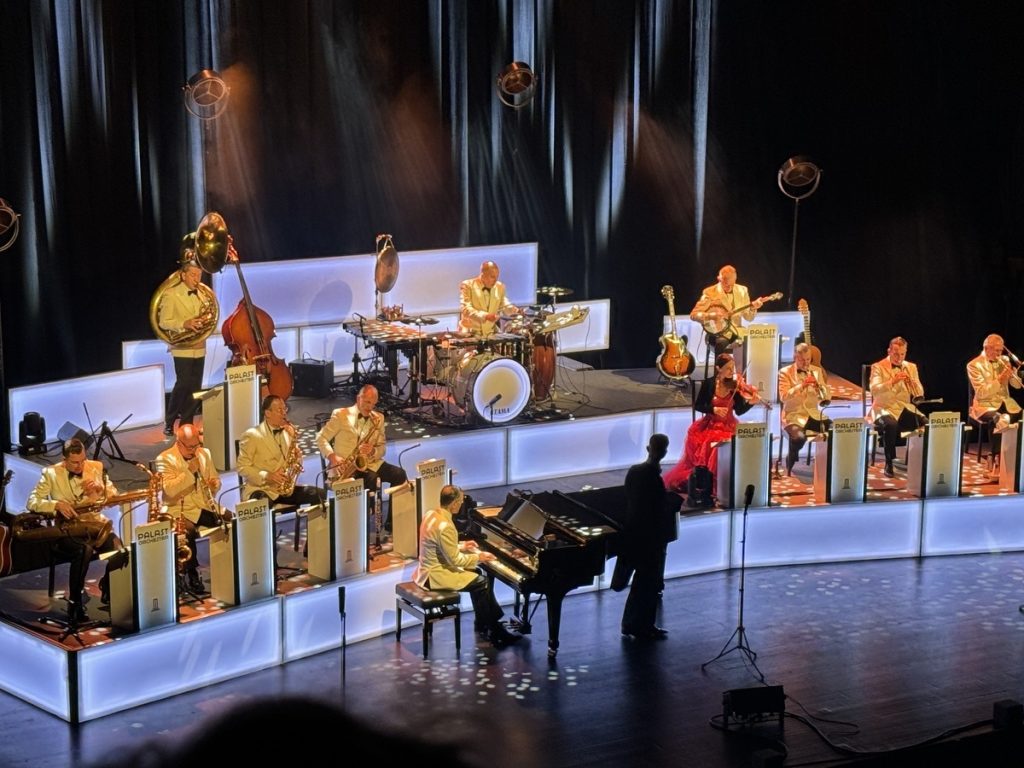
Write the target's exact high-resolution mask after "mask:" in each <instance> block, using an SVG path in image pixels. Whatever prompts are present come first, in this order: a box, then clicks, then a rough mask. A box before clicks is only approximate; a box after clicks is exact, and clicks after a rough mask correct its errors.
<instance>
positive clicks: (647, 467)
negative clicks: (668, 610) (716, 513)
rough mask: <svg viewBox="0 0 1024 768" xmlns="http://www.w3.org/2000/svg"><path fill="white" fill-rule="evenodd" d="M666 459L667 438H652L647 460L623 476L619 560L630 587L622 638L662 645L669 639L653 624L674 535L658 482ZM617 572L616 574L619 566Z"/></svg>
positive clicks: (672, 516)
mask: <svg viewBox="0 0 1024 768" xmlns="http://www.w3.org/2000/svg"><path fill="white" fill-rule="evenodd" d="M666 453H668V437H667V436H666V435H662V434H660V433H659V434H654V435H651V439H650V440H649V441H648V443H647V460H646V461H644V462H641V463H640V464H634V465H633V466H632V467H630V468H629V471H628V472H627V473H626V482H625V490H626V514H627V517H626V525H625V529H624V531H623V539H624V541H623V545H622V551H621V553H620V554H619V559H620V561H622V563H623V565H624V567H625V568H627V569H630V568H631V569H632V571H633V584H632V586H631V587H630V589H629V596H628V597H627V598H626V606H625V608H624V609H623V611H622V634H623V636H625V637H629V638H632V639H644V640H652V639H662V638H664V637H665V636H666V635H667V634H668V630H666V629H662V628H661V627H659V626H658V625H657V624H655V619H656V617H657V611H658V596H659V594H660V593H661V591H662V588H663V586H664V579H665V553H666V548H667V546H668V543H669V542H670V541H674V540H675V538H676V536H677V534H678V524H677V520H676V510H675V509H673V508H672V507H671V506H670V504H669V496H668V494H667V493H666V492H665V485H664V483H663V482H662V479H661V460H662V459H664V458H665V454H666ZM623 558H624V560H623ZM616 571H620V569H619V563H616ZM620 574H621V572H620Z"/></svg>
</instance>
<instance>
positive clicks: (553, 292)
mask: <svg viewBox="0 0 1024 768" xmlns="http://www.w3.org/2000/svg"><path fill="white" fill-rule="evenodd" d="M537 293H543V294H545V295H546V296H572V288H562V287H561V286H557V285H545V286H542V287H541V288H538V289H537Z"/></svg>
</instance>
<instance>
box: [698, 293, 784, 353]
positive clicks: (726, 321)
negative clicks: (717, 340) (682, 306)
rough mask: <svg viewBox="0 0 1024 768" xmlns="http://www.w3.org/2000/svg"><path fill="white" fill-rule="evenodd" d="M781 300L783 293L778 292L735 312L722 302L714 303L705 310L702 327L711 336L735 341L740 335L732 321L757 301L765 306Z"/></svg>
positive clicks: (737, 308) (738, 308)
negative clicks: (770, 302)
mask: <svg viewBox="0 0 1024 768" xmlns="http://www.w3.org/2000/svg"><path fill="white" fill-rule="evenodd" d="M781 298H782V291H776V292H775V293H772V294H769V295H768V296H762V297H761V298H760V299H757V300H756V301H752V302H750V303H749V304H744V305H743V306H742V307H736V309H733V310H730V309H729V308H728V307H726V306H725V305H724V304H722V303H720V302H714V303H712V304H710V305H708V308H707V309H705V310H704V317H705V319H704V321H703V322H702V323H701V325H702V326H703V327H704V330H705V331H706V332H707V333H708V335H710V336H722V337H724V338H726V339H728V340H729V341H735V340H736V339H737V338H739V335H740V334H739V332H738V331H737V330H736V326H734V325H733V322H732V319H733V318H734V317H735V316H736V315H738V314H739V313H740V312H744V311H746V310H748V309H750V308H751V307H752V306H753V305H754V304H756V303H757V301H760V302H761V303H762V304H765V303H767V302H769V301H778V300H779V299H781Z"/></svg>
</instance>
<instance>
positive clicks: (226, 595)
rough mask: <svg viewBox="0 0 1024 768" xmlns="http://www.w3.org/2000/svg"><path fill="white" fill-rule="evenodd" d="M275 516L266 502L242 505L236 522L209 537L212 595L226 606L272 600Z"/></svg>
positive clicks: (257, 500)
mask: <svg viewBox="0 0 1024 768" xmlns="http://www.w3.org/2000/svg"><path fill="white" fill-rule="evenodd" d="M273 527H274V526H273V516H272V515H271V513H270V508H269V506H268V505H267V500H266V499H253V500H251V501H243V502H241V503H240V504H239V505H238V506H237V507H235V516H234V519H233V520H232V521H231V522H230V523H228V524H226V525H224V526H222V527H220V528H214V529H213V531H212V532H211V533H210V536H209V540H210V587H211V588H210V593H211V594H212V595H213V597H214V599H216V600H219V601H221V602H222V603H225V604H227V605H241V604H243V603H248V602H252V601H253V600H260V599H261V598H264V597H271V596H273V594H274V585H275V583H276V580H275V575H276V574H275V573H274V550H273V546H274V531H273Z"/></svg>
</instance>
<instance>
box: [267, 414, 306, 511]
mask: <svg viewBox="0 0 1024 768" xmlns="http://www.w3.org/2000/svg"><path fill="white" fill-rule="evenodd" d="M284 428H285V429H286V430H288V434H289V435H290V436H291V447H290V448H289V449H288V456H287V459H286V464H285V466H284V469H283V470H282V471H283V472H284V476H285V479H284V481H283V482H281V483H279V484H272V485H271V488H272V489H273V490H275V491H277V494H278V495H279V496H291V495H292V494H293V493H295V482H296V481H297V480H298V479H299V475H301V474H302V470H303V468H304V467H303V463H302V449H301V448H299V440H298V433H297V431H296V429H295V425H294V424H292V423H291V422H289V421H286V422H285V423H284Z"/></svg>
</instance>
